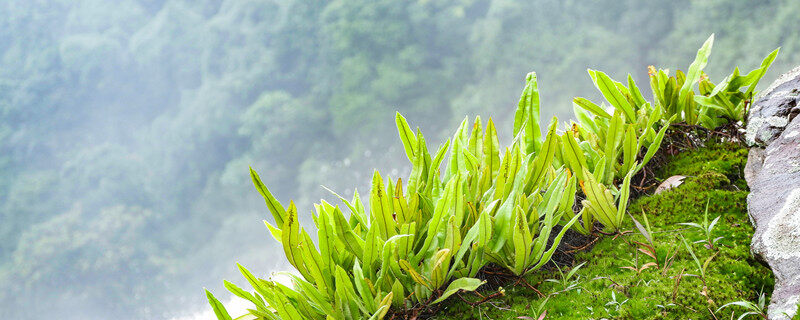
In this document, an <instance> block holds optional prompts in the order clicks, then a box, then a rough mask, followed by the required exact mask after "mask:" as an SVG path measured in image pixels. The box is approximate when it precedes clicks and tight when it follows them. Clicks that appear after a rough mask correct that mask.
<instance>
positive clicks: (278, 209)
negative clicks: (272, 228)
mask: <svg viewBox="0 0 800 320" xmlns="http://www.w3.org/2000/svg"><path fill="white" fill-rule="evenodd" d="M250 179H252V180H253V185H255V186H256V190H258V193H260V194H261V196H262V197H264V202H265V203H266V204H267V208H269V212H271V213H272V217H273V218H275V223H276V224H278V225H279V226H282V225H283V219H284V217H285V216H286V210H284V209H283V206H282V205H281V203H280V202H278V200H277V199H275V197H274V196H272V193H271V192H269V189H267V186H265V185H264V183H263V182H261V178H259V176H258V173H257V172H256V171H255V170H253V168H252V167H250Z"/></svg>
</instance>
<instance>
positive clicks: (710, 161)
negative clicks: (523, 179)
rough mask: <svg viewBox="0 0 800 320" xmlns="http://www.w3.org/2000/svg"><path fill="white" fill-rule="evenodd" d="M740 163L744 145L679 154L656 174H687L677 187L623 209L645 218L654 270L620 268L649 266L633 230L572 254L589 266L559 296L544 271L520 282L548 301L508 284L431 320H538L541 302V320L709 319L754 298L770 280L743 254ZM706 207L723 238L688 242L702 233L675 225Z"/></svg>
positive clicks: (745, 228)
mask: <svg viewBox="0 0 800 320" xmlns="http://www.w3.org/2000/svg"><path fill="white" fill-rule="evenodd" d="M746 158H747V150H746V149H741V148H739V147H736V146H732V145H714V146H709V147H706V148H703V149H699V150H695V151H692V152H688V153H684V154H680V155H677V156H675V157H673V158H672V159H671V161H670V162H669V164H668V165H666V166H665V167H664V168H663V169H662V170H661V171H660V172H659V176H660V177H668V176H671V175H675V174H681V175H686V176H689V177H690V178H688V179H687V180H685V182H684V184H683V185H681V186H679V187H677V188H675V189H672V190H669V191H666V192H663V193H660V194H658V195H651V196H645V197H641V198H639V199H637V200H635V201H633V202H632V203H631V205H630V206H629V212H630V213H631V214H633V215H634V216H635V217H636V219H637V220H640V221H641V220H642V219H641V218H642V212H645V213H646V214H647V217H648V220H649V221H650V224H651V226H652V229H653V233H654V238H655V244H656V245H655V247H656V248H657V256H659V258H660V261H659V262H660V265H659V266H658V267H649V268H646V269H644V270H641V272H636V271H633V270H629V269H626V268H623V267H633V268H637V266H638V267H639V268H641V266H643V265H645V264H646V263H649V262H653V261H654V260H653V259H652V258H651V257H649V256H647V255H645V254H642V253H641V252H640V251H639V250H638V249H639V248H640V247H639V246H638V245H637V244H635V241H638V242H645V239H644V237H643V236H642V235H641V234H639V233H638V232H630V233H626V234H625V235H622V236H618V237H616V238H614V237H603V238H601V239H599V240H598V242H597V244H596V245H595V246H594V248H593V249H592V250H591V251H588V252H582V253H579V254H577V255H576V256H575V263H581V262H586V264H585V265H584V266H583V267H582V268H581V269H580V270H579V271H578V272H577V278H578V280H577V281H576V282H575V284H576V287H575V288H574V289H572V290H569V291H563V289H564V288H563V287H564V285H562V284H558V283H553V282H549V281H546V279H559V278H560V274H559V273H558V272H557V271H556V270H554V269H550V270H548V271H541V272H538V273H536V274H534V275H531V276H529V277H528V278H527V280H528V282H530V283H531V284H535V285H537V287H538V289H539V290H540V291H541V292H543V293H544V294H545V295H547V296H548V298H547V299H544V298H541V297H539V296H538V295H537V294H536V293H535V292H534V291H533V290H531V289H528V288H526V287H524V286H512V287H508V288H506V295H505V297H503V298H502V299H499V300H493V303H492V304H488V303H487V304H483V305H480V306H478V307H472V306H470V305H468V304H466V303H464V302H462V301H461V300H459V299H457V298H456V299H449V300H448V301H446V302H445V303H444V306H443V308H442V310H441V311H440V312H439V313H437V314H436V315H435V316H434V317H432V319H462V320H463V319H518V317H521V316H527V317H533V318H534V319H536V310H537V308H538V307H539V306H540V305H542V304H543V303H544V305H543V309H544V310H547V318H546V319H602V318H612V319H712V318H713V317H712V315H711V311H710V310H713V311H716V309H717V308H718V307H719V306H721V305H723V304H725V303H728V302H731V301H738V300H750V301H755V300H757V298H758V296H759V294H760V292H761V291H762V290H763V291H765V292H771V291H772V286H773V282H774V280H773V277H772V273H771V272H770V270H769V269H768V268H766V267H765V266H763V265H762V264H761V263H759V262H757V261H756V260H754V259H753V257H752V256H751V254H750V250H749V245H750V237H751V236H752V234H753V228H752V227H751V226H750V223H749V221H748V217H747V211H746V197H747V191H746V189H745V188H744V187H743V185H742V186H740V185H739V184H740V183H741V182H742V181H743V178H742V172H741V171H742V170H743V168H744V163H745V162H746ZM706 201H709V209H708V210H709V219H713V218H715V217H717V216H721V218H720V221H719V223H718V224H717V227H716V228H715V229H714V231H713V237H724V238H722V239H721V240H719V242H717V245H716V246H715V247H714V248H712V249H709V248H706V247H704V245H703V244H700V243H696V244H692V242H694V241H699V240H702V239H704V238H705V236H704V234H703V233H702V232H700V231H699V230H691V229H687V228H685V227H684V226H681V225H678V223H681V222H697V223H702V220H703V213H704V210H705V205H706ZM626 223H627V224H626V225H625V227H624V229H625V230H636V229H635V227H634V226H633V223H632V221H631V220H630V219H627V221H626ZM680 235H682V236H684V237H686V239H687V240H688V241H689V243H690V245H691V247H692V249H693V251H694V252H695V253H696V255H697V258H698V259H699V260H700V263H701V264H702V263H705V262H706V261H707V260H709V259H710V261H709V262H708V267H707V269H706V276H705V283H706V286H705V287H706V289H705V290H704V285H703V281H702V279H701V278H700V277H699V274H700V271H699V269H698V267H697V265H696V263H695V261H694V260H693V259H692V257H691V255H690V254H689V253H688V251H687V250H686V249H685V247H684V244H683V242H682V241H681V240H680ZM676 252H677V253H676ZM673 254H675V258H674V260H673V262H672V264H671V265H670V266H668V267H667V266H666V263H664V260H666V257H667V256H672V255H673ZM612 293H613V296H612ZM614 298H616V302H615V301H614ZM734 311H738V312H741V311H740V310H734V308H728V309H725V310H723V311H721V312H720V314H717V317H719V318H720V319H722V318H730V314H731V312H734Z"/></svg>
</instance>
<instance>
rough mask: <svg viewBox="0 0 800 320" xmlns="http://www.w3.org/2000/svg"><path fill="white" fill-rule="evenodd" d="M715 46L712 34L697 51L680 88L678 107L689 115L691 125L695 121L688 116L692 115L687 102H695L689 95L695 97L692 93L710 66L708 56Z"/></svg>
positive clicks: (688, 119)
mask: <svg viewBox="0 0 800 320" xmlns="http://www.w3.org/2000/svg"><path fill="white" fill-rule="evenodd" d="M713 45H714V35H713V34H712V35H711V36H710V37H708V39H707V40H706V42H705V43H703V46H702V47H701V48H700V49H699V50H697V56H696V57H695V59H694V62H692V64H691V65H690V66H689V70H688V71H687V73H686V80H685V81H684V82H683V85H682V86H681V88H680V91H679V93H678V105H679V110H681V111H684V112H686V113H687V119H686V120H687V121H689V122H690V123H694V122H692V120H693V119H691V118H690V117H689V116H688V114H689V113H690V111H693V109H692V110H689V109H690V108H689V106H687V105H686V104H687V101H694V100H692V99H691V98H690V97H689V95H690V94H691V95H694V93H693V92H691V91H692V87H693V86H694V85H695V84H696V83H697V82H698V81H699V80H700V75H701V74H702V72H703V69H704V68H705V67H706V64H708V56H709V55H710V54H711V47H712V46H713Z"/></svg>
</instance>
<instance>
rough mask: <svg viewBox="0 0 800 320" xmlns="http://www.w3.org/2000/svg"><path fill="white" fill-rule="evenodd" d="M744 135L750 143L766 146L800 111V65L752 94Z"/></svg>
mask: <svg viewBox="0 0 800 320" xmlns="http://www.w3.org/2000/svg"><path fill="white" fill-rule="evenodd" d="M755 100H756V101H755V103H753V106H752V107H751V108H750V113H749V115H748V121H747V132H746V134H745V138H746V140H747V143H748V144H749V145H751V146H761V147H764V146H767V145H769V143H770V142H772V141H773V140H775V138H776V137H777V136H778V135H780V134H781V132H783V131H784V129H785V128H786V125H788V124H789V122H791V121H792V120H793V119H794V117H795V116H797V114H798V113H800V103H798V102H800V67H797V68H794V69H792V71H789V72H787V73H785V74H783V75H781V76H780V77H779V78H778V80H775V82H773V83H772V85H770V86H769V88H767V90H764V91H763V92H762V93H760V94H759V95H758V96H757V97H756V98H755Z"/></svg>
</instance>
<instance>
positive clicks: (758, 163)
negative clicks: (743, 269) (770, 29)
mask: <svg viewBox="0 0 800 320" xmlns="http://www.w3.org/2000/svg"><path fill="white" fill-rule="evenodd" d="M798 92H800V67H798V68H795V69H794V70H792V71H791V72H789V73H787V74H786V75H784V76H781V78H779V79H778V80H777V81H775V83H773V84H772V85H771V86H770V88H769V89H767V90H766V92H765V93H764V94H763V95H762V96H761V98H760V99H758V102H757V103H756V104H754V105H753V108H752V109H751V110H750V123H749V124H748V125H749V127H748V128H747V135H748V137H747V138H748V142H750V143H752V144H753V147H752V148H751V149H750V154H749V156H748V159H747V166H746V168H745V171H744V173H745V179H746V180H747V184H748V185H749V187H750V194H749V195H748V197H747V204H748V212H749V214H750V220H751V222H752V223H753V225H754V226H755V234H754V235H753V242H752V244H751V249H752V251H753V253H754V254H755V255H756V256H757V257H759V258H760V259H762V260H763V261H764V262H766V263H767V264H768V265H769V266H770V268H771V269H772V271H773V273H774V275H775V289H774V291H773V293H772V300H771V302H770V305H769V309H768V315H769V318H770V319H781V320H783V319H790V318H791V317H792V316H794V313H795V311H796V309H797V304H798V303H800V117H795V115H796V114H797V111H796V110H797V106H798V104H797V102H798V101H797V93H798ZM758 119H762V120H758ZM764 119H765V120H764ZM770 119H771V120H770ZM754 120H755V121H754ZM751 138H752V140H751ZM762 146H766V147H762Z"/></svg>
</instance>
